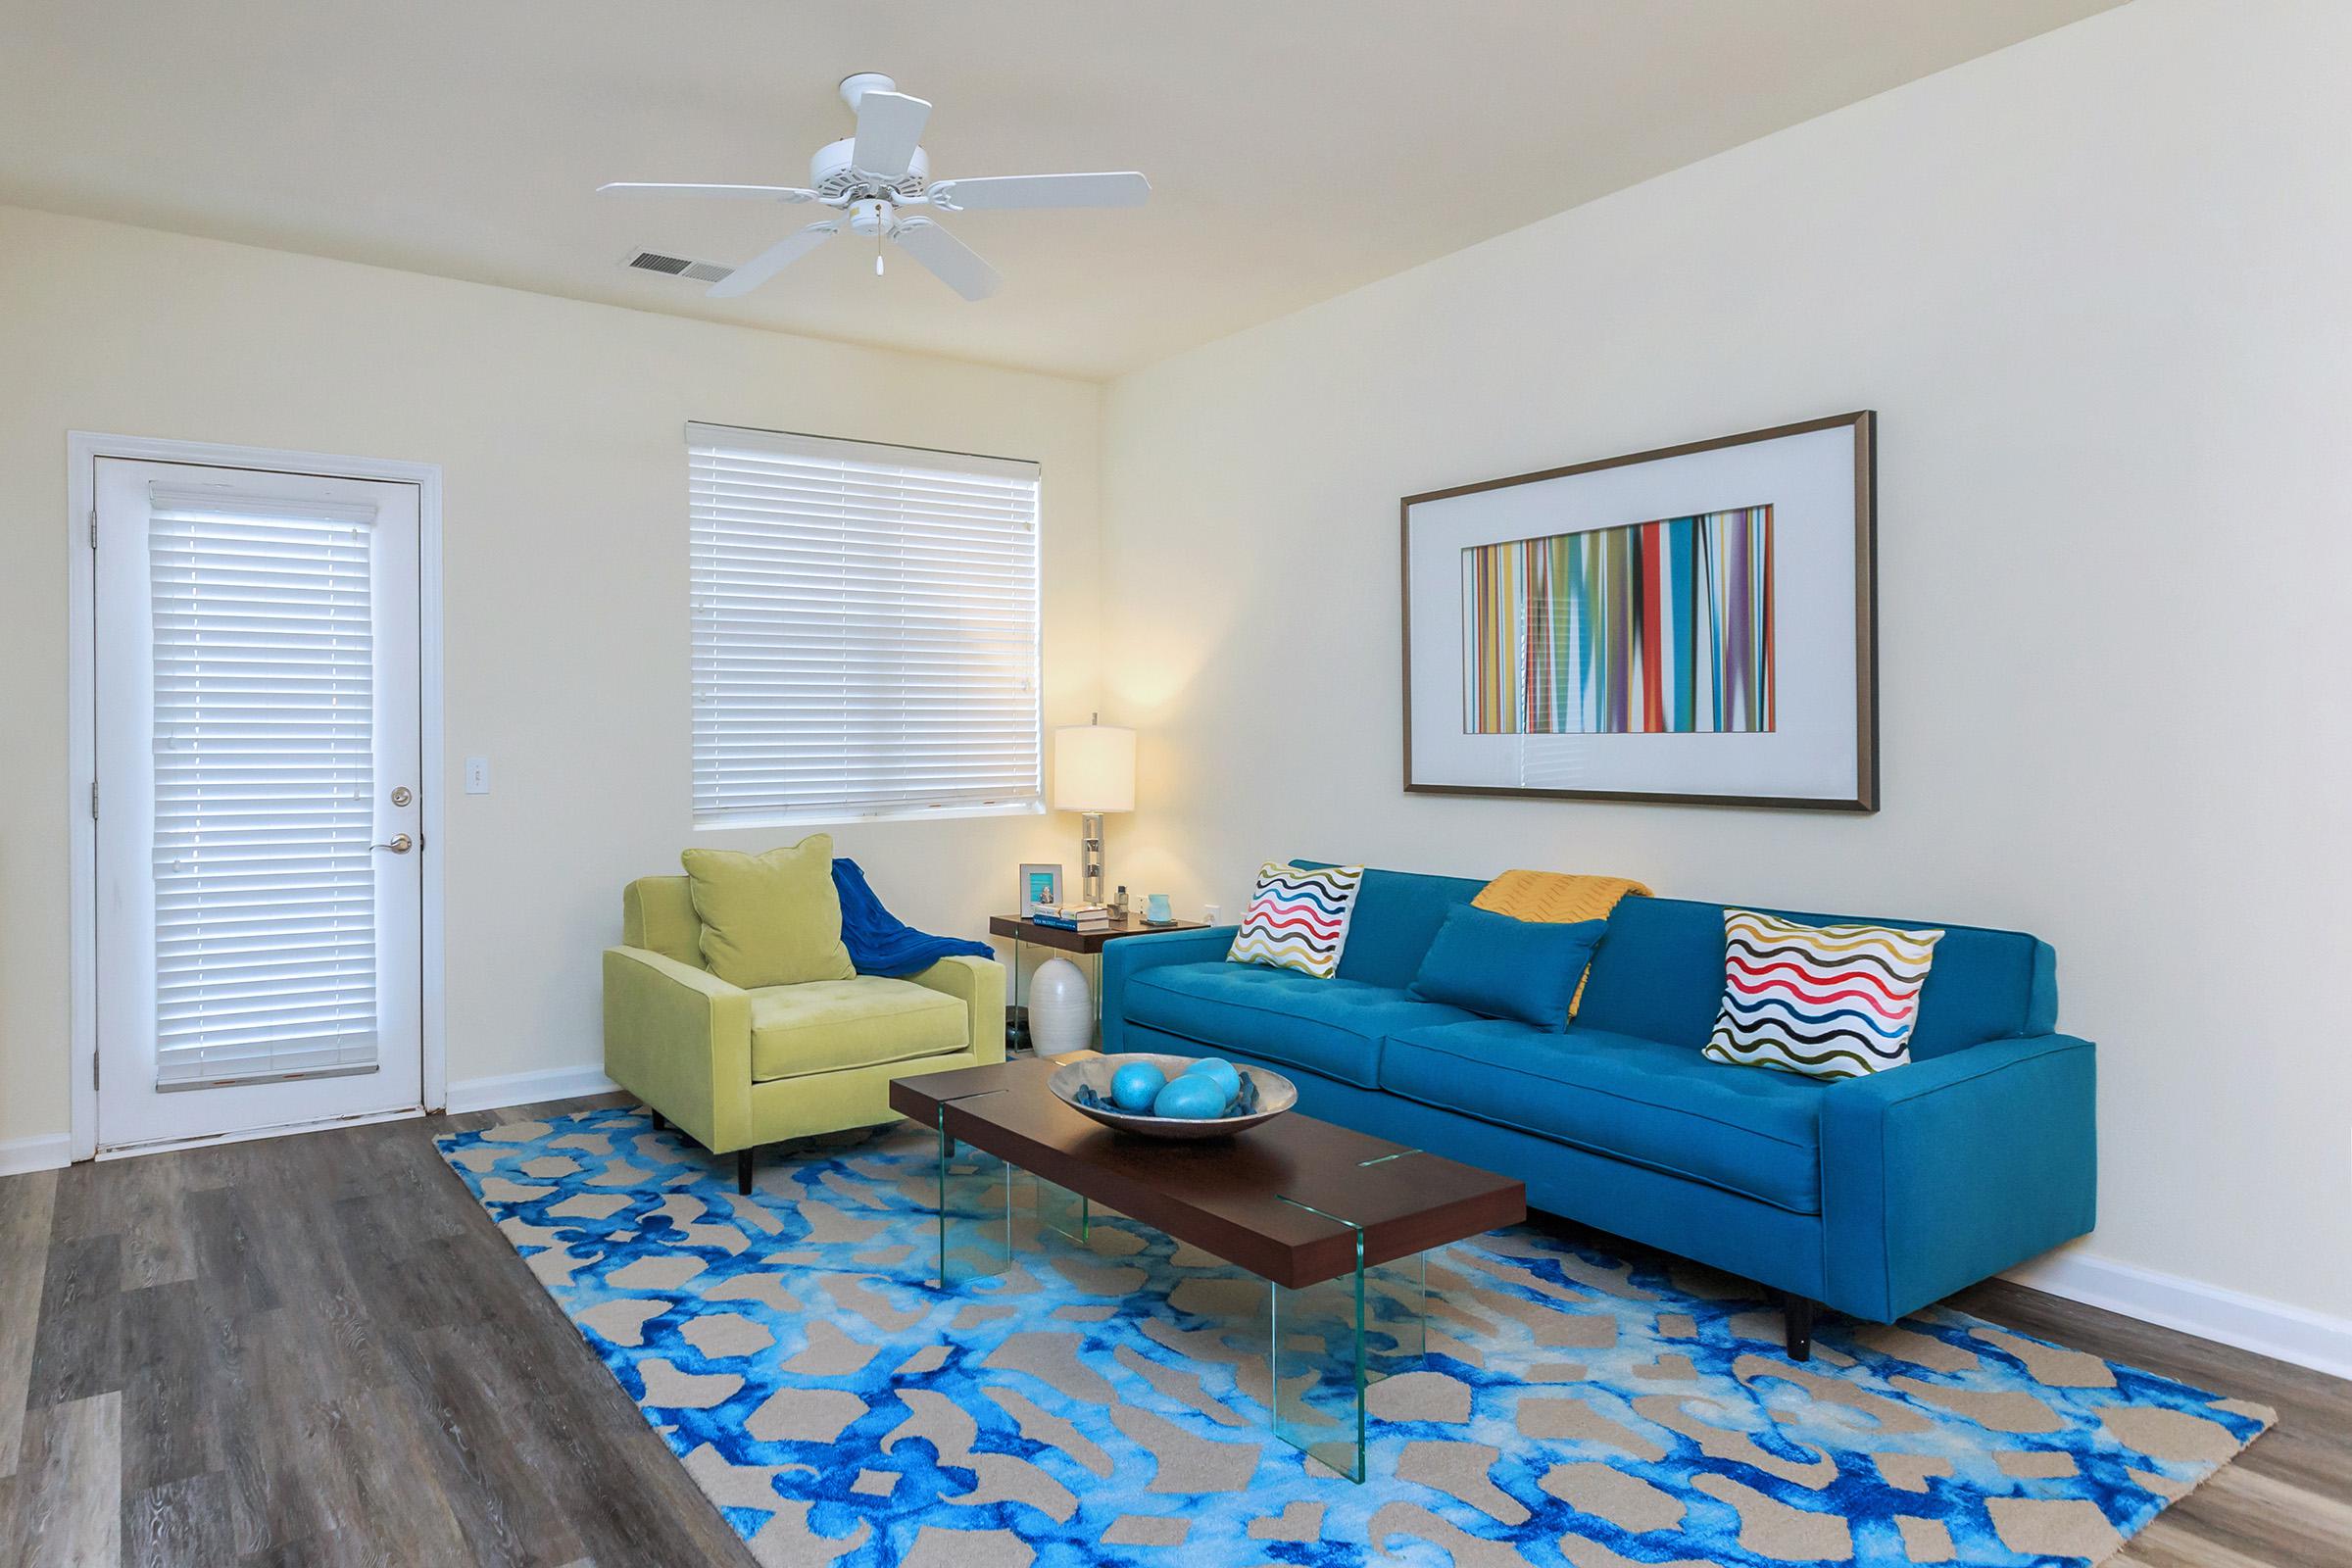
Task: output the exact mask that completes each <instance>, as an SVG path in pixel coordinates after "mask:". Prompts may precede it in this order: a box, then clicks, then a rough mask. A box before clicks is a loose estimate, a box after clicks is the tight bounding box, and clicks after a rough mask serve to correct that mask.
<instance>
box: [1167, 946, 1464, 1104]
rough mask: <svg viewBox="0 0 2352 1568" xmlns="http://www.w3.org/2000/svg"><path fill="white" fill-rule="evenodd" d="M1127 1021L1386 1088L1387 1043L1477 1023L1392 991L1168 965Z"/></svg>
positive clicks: (1280, 973)
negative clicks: (1402, 1035) (1399, 1036)
mask: <svg viewBox="0 0 2352 1568" xmlns="http://www.w3.org/2000/svg"><path fill="white" fill-rule="evenodd" d="M1123 995H1124V997H1125V1008H1126V1016H1127V1021H1128V1022H1130V1023H1140V1024H1145V1025H1148V1026H1149V1027H1151V1028H1153V1029H1159V1030H1164V1031H1165V1032H1166V1033H1168V1034H1172V1035H1182V1036H1183V1037H1185V1038H1186V1039H1188V1040H1198V1041H1200V1042H1201V1044H1202V1045H1205V1046H1209V1047H1213V1048H1215V1049H1218V1050H1223V1051H1236V1052H1240V1053H1242V1054H1244V1055H1249V1056H1254V1057H1256V1058H1257V1059H1258V1060H1260V1061H1270V1062H1273V1063H1275V1064H1276V1065H1277V1066H1291V1067H1298V1068H1299V1069H1301V1070H1303V1071H1306V1072H1314V1073H1321V1074H1322V1075H1323V1076H1324V1077H1326V1078H1336V1079H1338V1080H1339V1081H1340V1082H1342V1083H1348V1084H1354V1085H1356V1086H1357V1087H1359V1088H1363V1089H1377V1088H1378V1087H1380V1052H1381V1042H1382V1041H1383V1040H1384V1039H1386V1038H1387V1037H1388V1036H1390V1035H1393V1034H1396V1033H1398V1032H1399V1031H1402V1030H1406V1029H1416V1028H1419V1029H1426V1028H1429V1027H1431V1026H1433V1025H1437V1024H1447V1023H1460V1022H1464V1021H1466V1020H1467V1019H1469V1017H1470V1016H1471V1015H1470V1014H1469V1013H1466V1012H1464V1011H1462V1009H1461V1008H1459V1007H1449V1006H1446V1005H1445V1004H1443V1003H1438V1002H1416V1001H1414V1000H1413V999H1412V998H1411V997H1408V996H1406V995H1405V994H1404V993H1403V992H1402V991H1400V990H1397V989H1396V988H1394V987H1390V986H1374V985H1366V984H1364V983H1363V982H1362V981H1360V980H1340V979H1332V980H1317V979H1315V978H1313V977H1311V976H1309V975H1303V974H1300V973H1299V972H1298V971H1296V970H1293V969H1270V968H1267V967H1265V966H1264V965H1262V964H1254V963H1171V964H1167V965H1164V966H1162V967H1158V968H1152V969H1143V970H1139V971H1137V972H1136V974H1135V975H1134V976H1133V977H1132V978H1130V979H1129V980H1128V982H1127V988H1126V991H1125V992H1124V993H1123Z"/></svg>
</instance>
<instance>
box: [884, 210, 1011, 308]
mask: <svg viewBox="0 0 2352 1568" xmlns="http://www.w3.org/2000/svg"><path fill="white" fill-rule="evenodd" d="M891 238H892V239H895V240H897V241H898V242H899V244H900V245H901V246H902V247H903V248H904V249H905V250H906V252H907V254H908V255H909V256H912V257H913V258H914V259H915V260H916V261H918V262H920V263H922V264H923V265H924V266H925V267H927V268H929V269H930V270H931V275H932V276H934V277H936V278H938V279H939V280H940V281H941V282H942V283H945V284H947V285H948V287H950V288H952V289H954V290H955V291H956V293H958V294H960V295H962V296H963V297H964V298H965V299H967V300H984V299H986V298H988V297H989V296H990V295H991V294H994V293H995V292H996V291H997V290H998V289H1000V288H1002V287H1004V286H1005V274H1004V273H1002V272H1000V271H998V270H996V269H995V268H993V267H991V266H989V265H988V264H987V263H986V262H984V261H982V260H981V259H980V257H979V255H978V254H977V253H976V252H974V251H973V249H972V248H971V247H970V246H969V245H966V244H965V243H964V242H963V241H961V240H959V239H957V238H956V236H955V235H953V234H951V233H949V232H948V231H947V230H946V229H944V228H942V227H940V226H939V225H938V224H937V223H934V222H932V221H931V220H929V219H927V218H910V219H908V220H907V221H905V222H904V223H901V224H900V225H899V228H898V232H897V233H895V234H893V235H891Z"/></svg>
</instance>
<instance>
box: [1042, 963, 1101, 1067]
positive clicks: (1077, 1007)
mask: <svg viewBox="0 0 2352 1568" xmlns="http://www.w3.org/2000/svg"><path fill="white" fill-rule="evenodd" d="M1094 1043H1095V999H1094V997H1093V996H1092V995H1091V994H1090V993H1089V992H1088V991H1087V988H1086V971H1085V970H1083V969H1081V968H1079V967H1078V966H1077V965H1076V964H1074V963H1072V962H1071V961H1070V960H1069V959H1067V958H1048V959H1047V960H1046V961H1045V962H1043V963H1041V964H1039V965H1038V966H1037V972H1036V973H1035V974H1032V975H1031V976H1030V977H1029V1047H1030V1049H1031V1050H1032V1051H1035V1052H1036V1053H1037V1054H1039V1055H1041V1056H1060V1055H1066V1054H1069V1053H1070V1052H1073V1051H1084V1050H1085V1049H1086V1048H1087V1047H1089V1046H1091V1045H1093V1044H1094Z"/></svg>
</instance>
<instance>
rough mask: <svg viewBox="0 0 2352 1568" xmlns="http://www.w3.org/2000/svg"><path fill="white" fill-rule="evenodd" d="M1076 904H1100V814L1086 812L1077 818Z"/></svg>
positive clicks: (1101, 838)
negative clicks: (1077, 876) (1077, 869)
mask: <svg viewBox="0 0 2352 1568" xmlns="http://www.w3.org/2000/svg"><path fill="white" fill-rule="evenodd" d="M1079 822H1080V827H1079V840H1078V859H1079V867H1080V872H1079V878H1078V902H1079V903H1081V904H1101V903H1102V902H1103V813H1102V812H1101V811H1088V812H1086V813H1085V814H1084V815H1083V816H1081V817H1080V818H1079Z"/></svg>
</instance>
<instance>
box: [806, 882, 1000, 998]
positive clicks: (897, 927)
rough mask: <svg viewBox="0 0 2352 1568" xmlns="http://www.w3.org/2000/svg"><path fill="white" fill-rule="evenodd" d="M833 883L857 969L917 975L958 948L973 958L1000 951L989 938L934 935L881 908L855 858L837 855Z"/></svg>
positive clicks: (843, 931) (845, 937)
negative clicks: (973, 939) (915, 927)
mask: <svg viewBox="0 0 2352 1568" xmlns="http://www.w3.org/2000/svg"><path fill="white" fill-rule="evenodd" d="M833 886H834V889H835V891H837V892H839V893H840V895H841V941H842V945H843V946H844V947H846V948H848V949H849V950H850V962H851V964H852V965H854V966H855V967H856V968H857V970H858V973H859V974H889V975H904V974H914V973H916V972H917V971H919V970H923V969H928V968H930V967H931V965H933V964H935V963H937V962H938V961H939V960H940V959H942V958H946V957H952V956H955V955H956V954H959V953H963V954H969V955H971V956H973V957H975V958H993V957H995V956H997V954H996V950H995V949H994V948H992V947H990V946H989V945H988V944H987V943H985V942H971V941H967V940H965V939H964V938H962V937H935V936H932V935H930V934H929V933H927V932H922V931H917V930H916V929H914V927H912V926H910V925H908V924H907V923H906V922H905V921H903V920H901V919H900V918H899V917H898V916H897V915H895V914H893V913H891V912H890V911H889V910H888V909H885V908H884V907H882V901H881V900H880V899H877V898H875V897H874V890H873V889H872V888H870V887H867V886H866V885H865V873H864V872H863V871H860V870H859V869H858V862H857V861H856V860H852V859H848V858H835V860H834V861H833Z"/></svg>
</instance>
